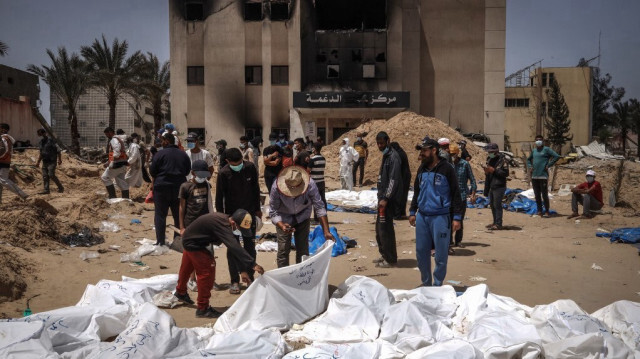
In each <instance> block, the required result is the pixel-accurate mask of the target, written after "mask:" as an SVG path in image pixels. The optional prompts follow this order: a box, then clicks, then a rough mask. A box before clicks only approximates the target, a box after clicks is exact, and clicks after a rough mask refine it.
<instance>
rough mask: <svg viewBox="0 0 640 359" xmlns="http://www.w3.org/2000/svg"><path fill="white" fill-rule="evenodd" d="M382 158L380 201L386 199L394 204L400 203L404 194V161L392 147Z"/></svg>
mask: <svg viewBox="0 0 640 359" xmlns="http://www.w3.org/2000/svg"><path fill="white" fill-rule="evenodd" d="M388 148H389V151H387V153H386V154H384V155H383V156H382V163H381V164H380V172H379V174H378V200H383V199H386V200H387V201H392V202H393V203H394V204H397V203H399V202H400V198H401V197H402V193H403V188H404V187H403V185H404V183H403V178H402V160H401V159H400V155H399V154H398V152H397V151H396V150H394V149H393V148H392V147H391V146H389V147H388Z"/></svg>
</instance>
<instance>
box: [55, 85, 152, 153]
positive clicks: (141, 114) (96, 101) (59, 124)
mask: <svg viewBox="0 0 640 359" xmlns="http://www.w3.org/2000/svg"><path fill="white" fill-rule="evenodd" d="M76 112H77V115H78V132H79V133H80V139H79V141H80V146H81V147H102V146H106V143H107V137H106V136H105V135H104V129H105V128H106V127H107V126H108V125H109V105H108V104H107V97H106V96H105V95H104V94H103V93H102V92H101V91H100V90H97V89H90V90H88V91H87V93H86V94H84V95H82V96H81V97H80V99H79V100H78V104H77V107H76ZM68 116H69V110H68V107H67V105H65V104H64V103H63V102H62V100H60V98H59V97H58V96H57V95H56V94H54V93H52V94H51V128H52V129H53V131H54V132H55V133H56V136H58V138H59V139H60V141H61V142H62V143H64V144H65V145H67V146H69V145H71V125H70V123H69V121H68ZM115 129H123V130H124V131H125V133H127V134H131V133H133V132H137V133H138V134H139V135H141V136H142V138H143V139H144V141H145V142H147V143H149V142H150V141H151V137H152V136H153V112H152V110H151V108H150V107H145V106H144V105H141V104H137V103H136V102H135V101H134V100H133V99H132V98H130V97H129V96H123V97H121V98H119V99H118V102H117V105H116V127H115Z"/></svg>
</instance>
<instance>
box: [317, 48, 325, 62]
mask: <svg viewBox="0 0 640 359" xmlns="http://www.w3.org/2000/svg"><path fill="white" fill-rule="evenodd" d="M316 62H319V63H324V62H327V53H326V52H324V51H319V52H318V54H317V55H316Z"/></svg>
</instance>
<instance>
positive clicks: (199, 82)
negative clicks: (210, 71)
mask: <svg viewBox="0 0 640 359" xmlns="http://www.w3.org/2000/svg"><path fill="white" fill-rule="evenodd" d="M192 71H193V72H192ZM203 85H204V66H187V86H203Z"/></svg>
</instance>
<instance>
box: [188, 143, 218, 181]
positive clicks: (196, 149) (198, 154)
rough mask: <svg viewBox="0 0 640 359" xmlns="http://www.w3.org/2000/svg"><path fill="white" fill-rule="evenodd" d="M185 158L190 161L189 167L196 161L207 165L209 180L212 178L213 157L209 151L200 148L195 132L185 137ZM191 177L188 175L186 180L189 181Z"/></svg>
mask: <svg viewBox="0 0 640 359" xmlns="http://www.w3.org/2000/svg"><path fill="white" fill-rule="evenodd" d="M186 153H187V156H189V160H191V165H192V166H193V163H194V162H196V161H204V162H206V163H207V168H208V169H209V176H208V177H209V178H210V177H211V176H213V169H214V161H213V156H212V155H211V153H209V151H207V150H205V149H203V148H200V139H199V138H198V134H197V133H195V132H191V133H189V135H188V136H187V151H186ZM191 177H192V175H191V174H189V176H187V180H191Z"/></svg>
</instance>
